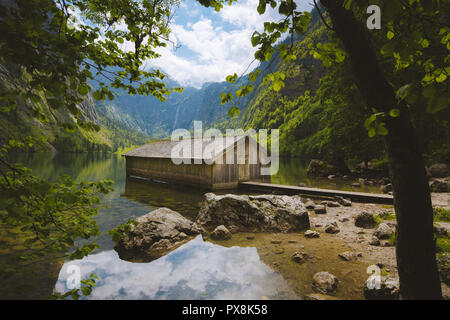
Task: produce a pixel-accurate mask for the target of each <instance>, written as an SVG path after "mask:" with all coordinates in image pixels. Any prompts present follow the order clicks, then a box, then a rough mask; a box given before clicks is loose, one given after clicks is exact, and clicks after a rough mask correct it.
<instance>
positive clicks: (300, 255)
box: [291, 251, 309, 264]
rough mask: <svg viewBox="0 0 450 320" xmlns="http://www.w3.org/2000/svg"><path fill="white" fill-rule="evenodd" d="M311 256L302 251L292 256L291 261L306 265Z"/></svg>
mask: <svg viewBox="0 0 450 320" xmlns="http://www.w3.org/2000/svg"><path fill="white" fill-rule="evenodd" d="M308 258H309V256H308V254H306V253H305V252H301V251H296V252H294V254H293V255H292V257H291V259H292V260H293V261H295V262H297V263H300V264H302V263H305V262H306V260H308Z"/></svg>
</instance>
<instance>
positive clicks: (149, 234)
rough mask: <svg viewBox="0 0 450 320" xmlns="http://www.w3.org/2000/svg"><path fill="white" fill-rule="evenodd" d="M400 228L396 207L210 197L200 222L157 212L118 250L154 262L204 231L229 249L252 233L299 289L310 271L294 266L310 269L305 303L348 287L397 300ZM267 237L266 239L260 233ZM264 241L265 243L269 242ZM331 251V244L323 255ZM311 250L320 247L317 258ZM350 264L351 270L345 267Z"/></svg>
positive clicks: (449, 293) (449, 200) (440, 199)
mask: <svg viewBox="0 0 450 320" xmlns="http://www.w3.org/2000/svg"><path fill="white" fill-rule="evenodd" d="M449 196H450V194H449V193H432V199H433V205H434V206H439V207H441V208H444V209H446V210H449V209H450V197H449ZM395 228H396V221H395V215H394V211H393V208H392V206H386V205H376V204H362V203H352V202H351V201H350V200H348V199H344V198H341V197H335V198H333V199H322V200H318V199H308V198H302V197H300V196H285V195H258V196H255V195H234V194H227V195H216V194H214V193H207V194H205V200H204V201H203V203H202V206H201V208H200V210H199V213H198V216H197V219H196V221H195V222H192V221H190V220H188V219H186V218H184V217H183V216H181V215H180V214H179V213H177V212H175V211H173V210H170V209H167V208H160V209H157V210H155V211H153V212H150V213H149V214H147V215H144V216H142V217H140V218H138V219H137V225H136V226H132V228H131V231H130V233H129V234H128V235H124V236H123V237H122V239H120V241H119V242H118V243H117V244H116V247H115V249H116V251H117V252H118V253H119V255H120V258H122V259H125V260H134V261H136V260H137V261H151V260H154V259H156V258H158V257H160V256H162V255H165V254H167V253H168V252H170V251H172V250H174V249H175V248H177V247H178V246H180V245H182V244H183V243H185V242H187V241H189V240H190V239H192V238H193V236H195V235H197V234H199V233H201V234H202V235H203V236H204V238H209V239H211V241H216V242H218V243H219V244H220V245H224V246H228V245H231V244H235V243H236V242H235V241H236V240H238V239H239V241H241V243H242V241H243V236H242V235H243V234H245V239H244V242H245V243H248V245H250V246H251V245H252V241H253V242H254V243H255V244H254V245H255V246H257V244H256V243H259V247H258V246H257V248H258V251H260V250H261V251H262V252H267V255H268V256H270V257H271V258H270V262H269V264H272V266H271V267H273V268H274V269H276V270H278V272H280V273H281V274H282V275H283V276H285V277H286V278H290V277H291V278H294V280H293V283H294V286H297V285H298V284H297V283H296V281H297V282H298V281H299V280H298V279H297V280H295V277H297V278H298V277H303V273H302V274H300V276H298V275H297V276H295V277H294V276H293V275H292V274H297V272H298V270H296V268H298V267H295V266H296V265H303V266H304V267H303V268H306V267H307V268H309V269H310V270H306V269H305V270H303V271H302V272H304V273H308V274H309V275H308V276H307V277H306V279H309V280H306V281H309V288H310V291H311V290H312V292H308V289H307V288H306V287H302V289H301V290H300V291H299V293H300V295H301V296H302V297H303V298H305V299H314V300H317V299H336V297H339V295H340V293H338V294H336V292H342V290H344V291H346V290H350V289H349V288H340V287H342V286H348V285H349V283H351V285H352V286H356V288H357V291H358V290H359V293H357V292H356V293H353V294H354V297H356V298H363V297H365V298H366V299H397V298H398V275H397V267H396V257H395V246H394V243H393V239H395V236H394V232H395ZM449 229H450V223H446V222H440V223H437V224H436V230H437V232H440V233H442V234H447V233H448V230H449ZM260 234H261V235H263V236H262V237H260V236H258V235H260ZM276 234H279V236H273V237H271V238H269V240H267V239H268V238H267V235H269V236H270V235H276ZM255 238H256V240H255ZM258 239H264V241H263V243H262V242H261V241H262V240H261V241H260V242H258V241H259V240H258ZM317 242H320V243H317ZM298 243H302V245H297V244H298ZM238 245H240V244H238ZM325 246H331V247H330V248H329V249H327V250H325V249H323V250H321V247H325ZM309 248H315V251H314V254H312V253H311V252H312V251H311V250H308V249H309ZM339 248H342V249H341V251H338V250H339ZM286 255H288V260H289V262H287V261H286ZM330 255H332V256H330ZM318 257H320V258H318ZM444 258H445V257H444ZM283 259H284V260H283ZM315 259H316V260H315ZM317 259H323V260H324V261H325V263H323V264H321V266H323V267H322V268H323V269H324V270H316V271H318V272H315V273H314V274H310V272H311V270H313V269H315V267H317V264H316V265H314V263H317ZM447 259H448V257H447ZM263 260H264V258H263ZM326 261H328V262H329V263H330V269H329V270H326V269H325V268H326V266H327V263H326ZM331 261H334V262H333V263H331ZM339 261H340V262H339ZM344 262H345V263H347V265H345V264H344V265H342V263H344ZM354 263H357V264H360V265H354ZM292 264H293V265H292ZM331 265H333V266H334V267H331ZM336 265H339V268H337V267H336ZM369 266H372V267H373V268H375V269H376V270H375V269H374V270H375V271H376V272H378V274H379V275H380V277H381V279H382V283H381V286H380V287H378V288H375V289H374V288H373V286H371V282H370V281H371V280H373V278H372V279H371V278H369V279H367V278H368V277H369V275H368V274H367V270H366V269H367V267H369ZM347 268H348V269H349V270H353V271H351V272H353V273H354V276H353V279H348V277H347V273H346V271H345V270H346V269H347ZM445 268H447V269H445ZM331 269H332V270H333V272H334V273H332V272H331ZM342 269H343V270H342ZM444 269H445V270H444ZM444 269H443V268H441V270H442V272H441V275H442V278H443V280H444V281H443V284H442V288H443V293H444V297H446V298H449V297H450V288H449V286H448V260H446V261H444ZM292 270H293V271H292ZM377 270H378V271H377ZM283 273H286V274H283ZM337 274H339V276H338V275H337ZM342 274H343V275H342ZM346 277H347V279H346ZM342 278H344V279H345V280H343V281H342ZM366 279H367V281H366ZM302 281H305V278H302ZM355 281H356V283H355ZM444 282H446V283H447V284H446V283H444ZM358 283H359V284H358ZM356 288H353V289H356ZM339 290H341V291H339ZM350 291H351V290H350ZM352 292H353V291H352Z"/></svg>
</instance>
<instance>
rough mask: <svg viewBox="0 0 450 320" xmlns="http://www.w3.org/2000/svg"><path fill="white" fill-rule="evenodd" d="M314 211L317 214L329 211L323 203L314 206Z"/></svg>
mask: <svg viewBox="0 0 450 320" xmlns="http://www.w3.org/2000/svg"><path fill="white" fill-rule="evenodd" d="M314 213H315V214H325V213H327V208H326V207H325V206H324V205H322V204H318V205H316V206H315V207H314Z"/></svg>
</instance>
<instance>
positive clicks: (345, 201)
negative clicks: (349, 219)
mask: <svg viewBox="0 0 450 320" xmlns="http://www.w3.org/2000/svg"><path fill="white" fill-rule="evenodd" d="M334 201H336V202H337V203H339V204H340V205H341V206H344V207H350V206H351V205H352V202H351V201H350V200H348V199H344V198H343V197H341V196H334Z"/></svg>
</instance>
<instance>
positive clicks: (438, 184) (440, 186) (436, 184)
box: [430, 180, 450, 193]
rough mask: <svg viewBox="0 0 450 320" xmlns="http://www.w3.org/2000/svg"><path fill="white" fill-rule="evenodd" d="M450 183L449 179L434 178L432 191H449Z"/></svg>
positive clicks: (431, 185)
mask: <svg viewBox="0 0 450 320" xmlns="http://www.w3.org/2000/svg"><path fill="white" fill-rule="evenodd" d="M449 187H450V184H449V183H448V182H447V181H441V180H434V181H432V182H431V183H430V189H431V192H441V193H443V192H449V190H450V188H449Z"/></svg>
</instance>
